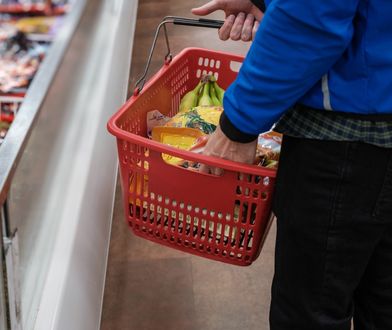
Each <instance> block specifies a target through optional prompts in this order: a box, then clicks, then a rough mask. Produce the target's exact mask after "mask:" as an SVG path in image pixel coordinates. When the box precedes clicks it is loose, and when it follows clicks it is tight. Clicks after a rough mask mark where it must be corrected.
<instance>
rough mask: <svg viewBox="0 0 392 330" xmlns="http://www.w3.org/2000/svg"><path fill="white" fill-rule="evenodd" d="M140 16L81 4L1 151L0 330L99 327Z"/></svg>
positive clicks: (127, 4) (130, 4)
mask: <svg viewBox="0 0 392 330" xmlns="http://www.w3.org/2000/svg"><path fill="white" fill-rule="evenodd" d="M136 10H137V1H123V0H115V1H113V0H101V1H94V0H77V1H75V2H74V3H73V6H72V10H71V11H70V13H69V14H68V15H67V17H66V19H65V22H64V27H63V28H62V29H61V30H60V31H59V33H58V35H57V36H56V38H55V40H54V43H53V45H52V46H51V48H50V49H49V52H48V54H47V56H46V58H45V59H44V61H43V63H42V65H41V66H40V69H39V71H38V72H37V74H36V76H35V77H34V80H33V81H32V83H31V85H30V87H29V89H28V91H27V93H26V96H25V99H24V102H23V103H22V105H21V106H20V108H19V111H18V115H17V116H16V117H15V120H14V122H13V124H12V126H11V127H10V129H9V131H8V134H7V136H6V138H5V139H4V141H3V144H2V145H1V146H0V205H2V210H3V211H2V213H1V214H2V217H1V221H2V232H3V238H4V239H3V241H4V244H3V247H2V252H3V254H4V258H2V260H3V262H5V267H4V269H5V274H3V275H4V276H3V277H1V278H4V279H5V280H4V281H0V282H1V283H0V329H3V327H2V326H3V324H2V323H1V322H2V316H3V315H4V316H5V317H4V318H3V319H4V324H5V325H4V329H8V328H9V329H24V330H25V329H39V330H43V329H86V330H88V329H94V330H95V329H97V328H98V327H99V322H100V313H101V304H102V296H103V290H104V279H105V274H106V262H107V254H108V246H109V237H110V227H111V217H112V209H113V199H114V193H115V184H116V177H117V156H116V152H115V145H114V143H115V142H114V141H113V139H112V138H111V137H110V136H109V134H108V133H107V131H106V122H107V118H109V117H110V115H111V114H112V113H113V112H115V111H116V110H117V109H118V108H119V106H120V105H121V104H122V103H123V102H124V100H125V98H126V94H127V90H128V78H129V68H130V59H131V52H132V43H133V33H134V27H135V21H136ZM0 275H1V274H0ZM1 284H3V285H4V287H3V292H4V293H6V294H4V295H3V296H8V298H7V299H5V301H4V299H1V297H2V295H1V292H2V286H1ZM2 300H3V301H2ZM3 307H4V308H3Z"/></svg>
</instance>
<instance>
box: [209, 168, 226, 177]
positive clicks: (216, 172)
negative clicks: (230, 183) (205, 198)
mask: <svg viewBox="0 0 392 330" xmlns="http://www.w3.org/2000/svg"><path fill="white" fill-rule="evenodd" d="M210 172H211V174H212V175H216V176H222V174H223V170H222V169H221V168H219V167H211V168H210Z"/></svg>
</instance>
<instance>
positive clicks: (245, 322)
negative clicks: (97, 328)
mask: <svg viewBox="0 0 392 330" xmlns="http://www.w3.org/2000/svg"><path fill="white" fill-rule="evenodd" d="M204 2H205V1H204V0H202V1H200V0H199V1H197V0H192V1H180V0H140V1H139V11H138V21H137V26H136V34H135V42H134V52H133V58H132V72H131V86H133V83H134V81H135V78H137V77H138V76H139V75H140V73H141V72H142V71H143V66H144V64H145V61H146V57H147V54H148V50H149V47H150V45H151V42H152V36H153V33H154V29H155V27H156V26H157V24H158V23H159V21H160V19H161V18H162V17H164V16H166V15H178V16H191V14H190V12H189V10H190V8H192V7H193V6H197V5H200V4H203V3H204ZM212 17H214V18H222V16H221V14H217V15H214V16H212ZM169 39H170V41H171V46H172V52H173V54H176V53H177V52H178V51H179V50H181V49H183V48H184V47H188V46H199V47H204V48H211V49H218V50H227V51H230V52H233V53H238V54H245V53H246V51H247V49H248V47H249V45H248V44H245V43H242V42H221V41H219V40H218V38H217V36H216V31H214V30H210V29H200V28H188V27H187V28H184V27H175V28H174V27H170V29H169ZM165 51H166V50H165V44H164V43H163V41H162V39H161V40H160V42H158V44H157V52H156V54H155V55H154V58H153V61H152V66H151V69H150V72H156V71H157V70H158V68H159V67H160V65H161V64H162V61H163V58H164V55H165ZM190 189H191V188H190ZM274 240H275V226H273V227H272V229H271V231H270V234H269V236H268V239H267V241H266V243H265V246H264V249H263V251H262V253H261V255H260V257H259V259H258V260H257V261H256V262H255V263H254V264H253V265H252V266H250V267H245V268H243V267H237V266H231V265H225V264H223V263H218V262H213V261H210V260H207V259H204V258H200V257H195V256H191V255H188V254H184V253H182V252H179V251H175V250H172V249H169V248H166V247H163V246H159V245H157V244H154V243H151V242H149V241H146V240H142V239H140V238H138V237H136V236H134V235H133V234H132V233H131V232H130V231H129V229H128V227H127V224H126V223H125V220H124V216H123V207H122V200H121V189H120V186H119V185H118V186H117V193H116V200H115V209H114V215H113V226H112V234H111V244H110V252H109V263H108V269H107V279H106V287H105V295H104V305H103V314H102V323H101V330H120V329H121V330H128V329H129V330H133V329H135V330H139V329H140V330H158V329H159V330H237V329H245V330H267V329H268V328H269V326H268V312H269V300H270V286H271V281H272V275H273V253H274Z"/></svg>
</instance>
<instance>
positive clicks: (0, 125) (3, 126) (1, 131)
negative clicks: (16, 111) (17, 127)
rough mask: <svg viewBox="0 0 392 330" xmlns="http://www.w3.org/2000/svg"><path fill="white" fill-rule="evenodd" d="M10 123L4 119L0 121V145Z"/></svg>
mask: <svg viewBox="0 0 392 330" xmlns="http://www.w3.org/2000/svg"><path fill="white" fill-rule="evenodd" d="M9 127H10V123H8V122H6V121H0V146H1V144H2V143H3V141H4V139H5V136H6V135H7V132H8V129H9Z"/></svg>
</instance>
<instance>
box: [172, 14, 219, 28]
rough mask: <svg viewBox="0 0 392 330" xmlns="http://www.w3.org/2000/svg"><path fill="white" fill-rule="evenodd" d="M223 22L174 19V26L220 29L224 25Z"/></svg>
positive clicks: (200, 19) (202, 19)
mask: <svg viewBox="0 0 392 330" xmlns="http://www.w3.org/2000/svg"><path fill="white" fill-rule="evenodd" d="M223 23H224V22H223V21H220V20H215V19H206V18H199V19H193V18H182V17H178V18H174V20H173V24H176V25H188V26H197V27H206V28H212V29H220V28H221V27H222V25H223Z"/></svg>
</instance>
